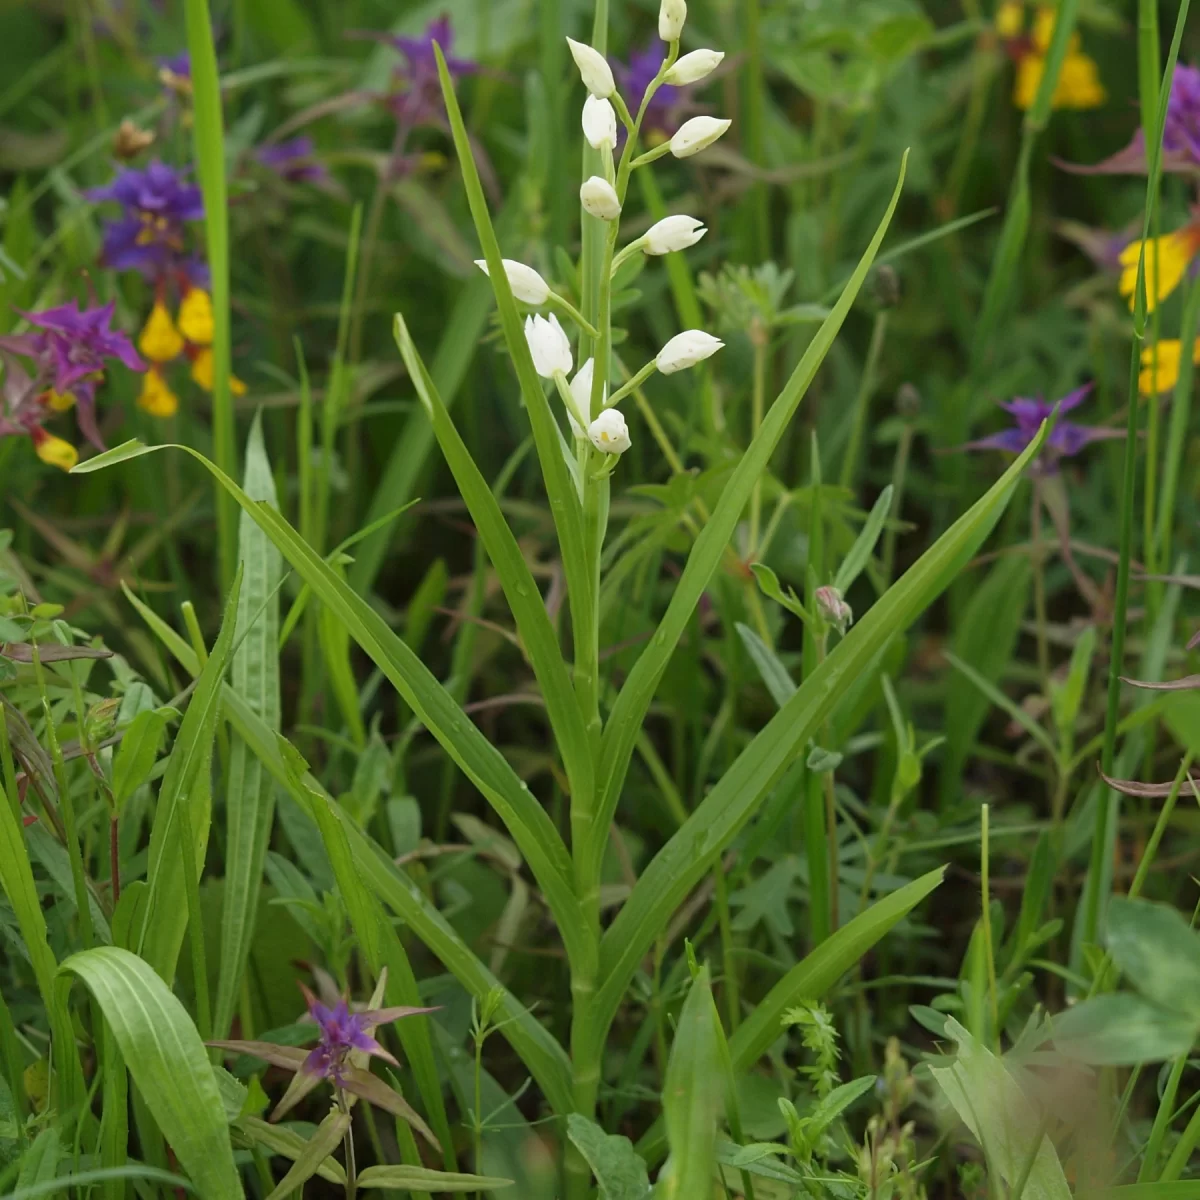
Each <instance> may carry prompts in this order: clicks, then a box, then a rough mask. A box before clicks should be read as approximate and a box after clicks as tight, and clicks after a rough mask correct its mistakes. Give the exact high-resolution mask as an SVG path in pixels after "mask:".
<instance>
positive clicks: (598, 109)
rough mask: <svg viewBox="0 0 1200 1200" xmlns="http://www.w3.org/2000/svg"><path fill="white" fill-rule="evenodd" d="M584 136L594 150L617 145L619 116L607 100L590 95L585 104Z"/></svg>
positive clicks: (611, 147)
mask: <svg viewBox="0 0 1200 1200" xmlns="http://www.w3.org/2000/svg"><path fill="white" fill-rule="evenodd" d="M583 136H584V137H585V138H587V141H588V145H589V146H591V148H592V149H593V150H603V149H604V148H605V147H606V146H607V147H608V149H609V150H611V149H613V147H615V146H616V144H617V114H616V110H615V109H614V108H613V106H612V105H611V104H610V103H609V102H608V101H607V100H601V99H600V98H599V97H597V96H591V95H589V96H588V98H587V99H586V100H585V101H584V102H583Z"/></svg>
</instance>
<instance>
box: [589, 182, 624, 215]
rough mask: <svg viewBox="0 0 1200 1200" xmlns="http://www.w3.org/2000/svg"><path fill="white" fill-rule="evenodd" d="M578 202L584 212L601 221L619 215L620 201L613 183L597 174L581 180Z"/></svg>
mask: <svg viewBox="0 0 1200 1200" xmlns="http://www.w3.org/2000/svg"><path fill="white" fill-rule="evenodd" d="M579 203H580V204H582V205H583V208H584V211H585V212H588V213H591V215H592V216H593V217H599V218H600V220H602V221H615V220H616V219H617V218H618V217H619V216H620V215H621V201H620V200H619V199H618V198H617V193H616V191H615V190H614V188H613V185H612V184H611V183H609V182H608V180H607V179H601V178H600V176H599V175H593V176H592V177H591V178H590V179H585V180H584V181H583V186H582V187H580V189H579Z"/></svg>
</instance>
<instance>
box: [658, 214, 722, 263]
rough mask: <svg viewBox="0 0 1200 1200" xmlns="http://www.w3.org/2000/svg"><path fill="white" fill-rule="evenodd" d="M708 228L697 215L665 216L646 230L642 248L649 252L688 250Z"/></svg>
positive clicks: (660, 252) (662, 252) (663, 252)
mask: <svg viewBox="0 0 1200 1200" xmlns="http://www.w3.org/2000/svg"><path fill="white" fill-rule="evenodd" d="M707 232H708V230H707V229H705V228H704V224H703V222H701V221H697V220H696V218H695V217H685V216H683V215H682V214H680V215H679V216H676V217H663V219H662V220H661V221H656V222H655V223H654V224H653V225H651V226H650V228H649V229H647V230H646V234H645V241H644V245H643V246H642V249H643V250H645V252H646V253H647V254H670V253H671V252H672V251H675V250H686V249H687V248H688V247H689V246H694V245H695V244H696V243H697V242H698V241H699V240H700V239H701V238H702V237H703V236H704V235H705V234H706V233H707Z"/></svg>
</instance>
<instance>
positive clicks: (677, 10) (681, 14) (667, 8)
mask: <svg viewBox="0 0 1200 1200" xmlns="http://www.w3.org/2000/svg"><path fill="white" fill-rule="evenodd" d="M686 20H687V4H686V3H685V0H662V4H661V5H660V6H659V9H658V36H659V37H660V38H662V40H663V41H664V42H677V41H679V35H680V34H681V33H682V32H683V23H684V21H686Z"/></svg>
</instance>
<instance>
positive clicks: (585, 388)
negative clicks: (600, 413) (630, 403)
mask: <svg viewBox="0 0 1200 1200" xmlns="http://www.w3.org/2000/svg"><path fill="white" fill-rule="evenodd" d="M595 369H596V360H595V359H594V358H589V359H588V360H587V362H585V363H584V364H583V366H582V367H580V368H579V370H578V371H577V372H576V373H575V378H574V379H572V380H571V395H572V396H573V397H574V400H575V406H576V407H577V408H578V409H579V415H580V416H581V417H582V418H583V419H584V422H585V423H586V424H588V425H590V424H591V422H592V373H593V372H594V371H595ZM607 399H608V388H605V389H604V394H603V396H602V397H601V403H602V404H603V402H604V401H605V400H607ZM567 420H568V421H569V422H570V423H571V432H572V433H573V434H574V435H575V436H576V437H584V436H585V435H586V433H587V430H586V429H583V428H581V427H580V424H579V422H578V421H576V420H575V414H574V413H572V412H571V410H570V409H568V410H567Z"/></svg>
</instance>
